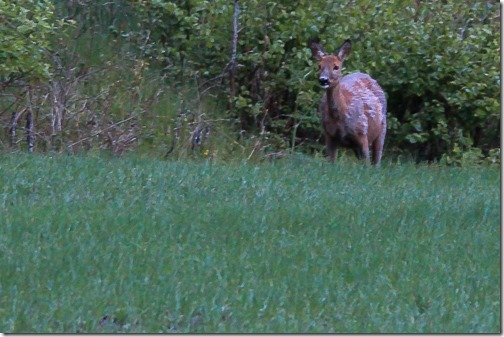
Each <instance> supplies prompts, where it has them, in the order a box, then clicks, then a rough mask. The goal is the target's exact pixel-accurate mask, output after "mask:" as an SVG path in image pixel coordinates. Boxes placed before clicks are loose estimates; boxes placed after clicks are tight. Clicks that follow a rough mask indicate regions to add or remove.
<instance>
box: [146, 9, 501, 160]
mask: <svg viewBox="0 0 504 337" xmlns="http://www.w3.org/2000/svg"><path fill="white" fill-rule="evenodd" d="M137 6H139V8H142V11H141V18H142V19H141V21H142V22H143V24H144V28H143V29H144V31H143V35H144V36H145V35H146V34H147V33H149V34H150V40H149V41H150V42H151V44H150V46H149V49H146V54H148V55H149V56H150V57H154V58H155V59H157V60H159V61H161V62H162V63H163V64H164V65H166V66H167V68H165V70H166V71H171V72H174V73H175V74H178V75H179V76H178V77H176V78H177V79H179V80H182V81H183V80H185V78H187V77H191V76H194V74H199V75H201V76H204V77H205V78H207V79H210V78H214V77H216V76H219V75H220V74H221V73H222V71H223V70H224V69H225V66H226V64H227V62H228V61H229V55H230V50H231V36H232V30H231V29H232V26H231V22H232V13H233V8H232V6H231V5H230V4H229V2H228V1H223V0H220V1H213V2H211V3H210V2H208V1H178V2H174V1H144V2H141V3H138V5H137ZM240 6H241V7H240V9H241V11H240V27H241V30H240V32H239V46H238V51H239V68H238V71H237V73H236V83H237V84H238V86H237V87H238V88H239V89H238V95H237V96H236V97H235V100H234V102H233V103H234V106H235V108H236V110H233V113H234V117H236V118H239V119H240V122H241V124H240V127H241V128H242V129H244V130H247V131H252V132H256V133H258V132H263V133H264V132H265V131H266V132H270V133H272V134H274V135H275V136H276V137H271V138H272V139H276V141H275V145H276V146H277V147H280V148H281V147H287V146H296V145H302V146H301V147H302V148H304V149H305V150H306V149H309V148H313V147H314V146H315V147H317V146H318V145H317V143H318V140H320V138H321V137H320V131H319V121H318V116H317V112H316V109H317V105H318V101H319V97H320V96H321V92H320V90H319V89H318V88H317V84H316V81H315V76H314V66H313V63H312V61H311V60H310V53H309V51H308V49H307V48H306V44H307V41H308V40H310V39H312V38H320V39H321V40H322V42H323V43H324V44H325V45H326V47H327V49H328V50H331V49H332V50H334V48H336V47H337V46H338V45H339V44H340V43H341V41H342V40H344V39H345V38H351V39H353V40H354V49H353V51H352V53H351V55H350V58H349V60H348V61H347V62H346V72H347V73H349V72H353V71H363V72H368V73H369V74H371V75H372V76H373V77H374V78H376V79H377V80H378V81H379V83H380V84H381V85H382V87H383V88H384V89H385V91H386V92H387V95H388V102H389V104H388V105H389V114H388V118H389V133H388V139H387V148H388V151H387V152H389V153H390V152H392V153H397V154H404V153H410V154H412V155H413V156H414V157H416V158H417V159H419V160H433V159H439V158H441V156H442V155H443V154H444V153H449V154H454V151H455V152H456V151H458V150H456V149H460V148H461V149H464V151H465V150H470V149H471V148H472V147H476V148H479V149H482V150H483V151H484V153H485V154H486V153H488V151H489V150H490V149H492V148H496V147H498V146H499V117H500V112H499V90H500V72H499V34H498V32H499V20H498V19H499V6H498V4H496V3H493V2H488V1H470V2H469V3H466V2H464V3H460V2H457V1H444V2H426V3H423V2H418V1H412V0H389V1H385V2H375V1H367V0H361V1H351V2H347V3H341V4H335V3H333V2H326V1H305V0H300V1H264V0H250V1H246V2H240ZM140 33H141V34H142V32H140ZM154 50H155V52H153V51H154ZM224 89H225V87H224ZM225 92H226V91H225ZM278 136H279V137H280V140H279V137H278Z"/></svg>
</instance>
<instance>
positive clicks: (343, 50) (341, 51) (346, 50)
mask: <svg viewBox="0 0 504 337" xmlns="http://www.w3.org/2000/svg"><path fill="white" fill-rule="evenodd" d="M350 49H352V41H351V40H350V39H346V40H345V42H343V44H342V45H341V46H340V47H339V48H338V52H337V53H336V54H337V55H338V58H339V59H340V60H341V61H343V60H345V59H346V58H347V57H348V54H350Z"/></svg>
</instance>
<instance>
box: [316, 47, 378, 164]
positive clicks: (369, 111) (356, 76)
mask: <svg viewBox="0 0 504 337" xmlns="http://www.w3.org/2000/svg"><path fill="white" fill-rule="evenodd" d="M309 47H310V49H311V50H312V54H313V58H314V59H315V60H316V61H318V62H319V71H318V77H319V83H320V85H321V86H322V88H324V89H325V93H324V96H323V97H322V100H321V101H320V106H319V113H320V115H321V117H322V127H323V129H324V136H325V143H326V148H327V152H328V154H329V161H330V162H331V163H333V162H334V157H335V155H336V153H337V147H338V146H344V147H349V148H351V149H353V150H354V152H355V154H356V156H357V158H359V159H365V160H366V162H369V146H371V147H372V149H373V158H372V162H373V164H374V165H377V164H379V163H380V160H381V157H382V151H383V143H384V141H385V133H386V132H387V115H386V112H387V101H386V99H385V93H384V92H383V90H382V88H381V87H380V85H379V84H378V82H376V81H375V80H374V79H372V78H371V76H369V75H367V74H363V73H353V74H349V75H346V76H342V75H341V67H342V65H343V61H344V60H345V59H346V58H347V56H348V54H349V53H350V49H351V47H352V42H351V41H350V40H346V41H345V42H344V43H343V44H342V45H341V46H340V47H339V48H338V51H337V52H336V54H335V55H333V54H327V53H326V52H325V51H324V49H323V48H322V46H321V45H320V44H319V43H317V42H312V43H310V45H309Z"/></svg>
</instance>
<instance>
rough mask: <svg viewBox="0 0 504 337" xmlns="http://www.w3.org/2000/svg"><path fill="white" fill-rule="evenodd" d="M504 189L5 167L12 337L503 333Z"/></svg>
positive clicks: (337, 175)
mask: <svg viewBox="0 0 504 337" xmlns="http://www.w3.org/2000/svg"><path fill="white" fill-rule="evenodd" d="M499 185H500V176H499V172H498V169H495V168H481V167H474V168H471V167H469V168H442V167H435V166H433V167H427V166H414V165H409V164H404V165H395V164H384V166H383V167H382V168H381V169H379V170H377V169H370V168H364V167H362V166H361V165H359V164H356V163H352V162H339V163H337V164H336V165H335V166H332V167H331V166H329V165H327V164H325V163H322V162H319V161H316V160H311V159H310V160H308V159H305V158H303V157H294V158H292V159H289V160H286V161H282V162H277V163H275V164H262V165H242V164H238V163H237V164H227V165H224V164H208V163H204V162H200V163H197V162H185V163H182V162H163V161H153V160H145V161H144V160H140V159H124V158H123V159H105V158H93V157H64V156H60V157H54V158H50V157H38V156H13V155H8V156H3V157H2V158H0V193H1V194H0V214H1V217H0V222H1V226H0V274H1V275H0V276H1V277H0V282H1V283H0V284H1V287H0V317H2V319H1V320H0V331H4V332H75V331H81V332H115V331H124V332H141V331H145V332H170V331H173V332H185V331H204V332H498V331H499V330H500V235H499V234H500V213H499V211H500V210H499V202H500V201H499V197H500V196H499ZM105 317H106V318H105Z"/></svg>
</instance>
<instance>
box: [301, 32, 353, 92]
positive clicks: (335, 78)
mask: <svg viewBox="0 0 504 337" xmlns="http://www.w3.org/2000/svg"><path fill="white" fill-rule="evenodd" d="M351 48H352V41H350V40H349V39H347V40H345V42H343V44H342V45H341V46H340V47H339V48H338V51H337V52H336V54H327V53H326V52H325V50H324V48H323V47H322V45H321V44H320V43H318V42H312V43H311V44H310V49H311V50H312V56H313V59H314V60H315V61H317V62H318V69H319V70H318V79H319V83H320V86H321V87H322V88H324V89H326V88H329V87H335V86H336V85H337V84H338V82H339V80H340V79H341V76H342V75H341V67H342V66H343V61H344V60H345V59H346V58H347V56H348V54H349V53H350V49H351Z"/></svg>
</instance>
